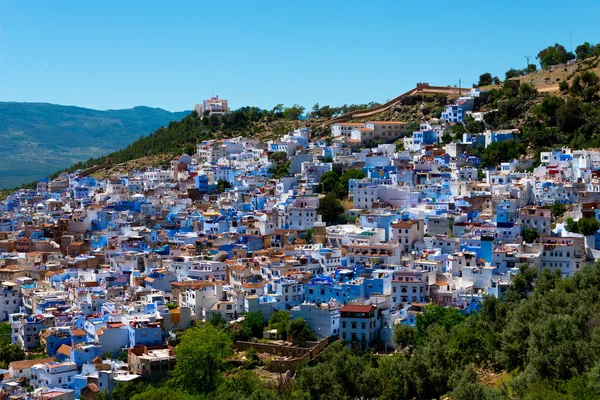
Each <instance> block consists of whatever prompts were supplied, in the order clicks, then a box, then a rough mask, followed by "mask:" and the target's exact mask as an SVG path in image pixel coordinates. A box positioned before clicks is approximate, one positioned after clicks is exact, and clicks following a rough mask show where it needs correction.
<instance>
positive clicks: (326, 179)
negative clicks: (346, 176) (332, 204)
mask: <svg viewBox="0 0 600 400" xmlns="http://www.w3.org/2000/svg"><path fill="white" fill-rule="evenodd" d="M317 191H318V192H319V193H324V194H327V193H334V194H336V195H337V194H338V191H341V185H340V176H339V175H338V174H337V173H335V172H334V171H327V172H325V173H324V174H323V175H322V176H321V179H319V186H318V187H317Z"/></svg>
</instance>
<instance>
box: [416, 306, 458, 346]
mask: <svg viewBox="0 0 600 400" xmlns="http://www.w3.org/2000/svg"><path fill="white" fill-rule="evenodd" d="M464 319H465V317H464V315H462V314H461V312H460V311H459V310H457V309H456V308H454V307H442V306H439V305H437V304H429V305H427V306H425V308H424V310H423V313H421V314H417V322H416V324H415V327H416V337H417V338H423V337H424V336H425V334H426V332H427V329H428V328H429V327H430V326H431V325H439V326H441V327H442V328H444V329H445V330H446V331H450V329H451V328H452V327H453V326H455V325H457V324H459V323H460V322H462V321H463V320H464Z"/></svg>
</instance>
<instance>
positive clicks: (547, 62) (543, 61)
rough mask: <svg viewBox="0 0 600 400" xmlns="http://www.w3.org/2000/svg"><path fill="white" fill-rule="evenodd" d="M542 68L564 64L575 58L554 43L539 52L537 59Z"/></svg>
mask: <svg viewBox="0 0 600 400" xmlns="http://www.w3.org/2000/svg"><path fill="white" fill-rule="evenodd" d="M536 58H537V59H538V60H539V61H540V65H541V66H542V68H548V67H550V66H552V65H556V64H564V63H566V62H567V61H569V60H572V59H574V58H575V55H574V54H573V53H571V52H568V51H567V50H566V49H565V47H564V46H562V45H560V44H558V43H556V44H555V45H554V46H549V47H547V48H545V49H543V50H541V51H540V52H539V53H538V55H537V57H536Z"/></svg>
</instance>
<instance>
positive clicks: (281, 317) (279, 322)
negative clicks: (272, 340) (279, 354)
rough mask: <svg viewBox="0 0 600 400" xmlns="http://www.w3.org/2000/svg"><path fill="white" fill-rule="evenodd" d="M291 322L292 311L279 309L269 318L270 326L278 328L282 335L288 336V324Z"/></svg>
mask: <svg viewBox="0 0 600 400" xmlns="http://www.w3.org/2000/svg"><path fill="white" fill-rule="evenodd" d="M289 323H290V313H289V312H287V311H283V310H277V311H275V312H274V313H273V314H272V315H271V318H270V319H269V328H270V329H277V333H278V334H280V335H282V337H284V338H286V337H287V330H288V325H289Z"/></svg>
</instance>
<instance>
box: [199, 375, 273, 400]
mask: <svg viewBox="0 0 600 400" xmlns="http://www.w3.org/2000/svg"><path fill="white" fill-rule="evenodd" d="M211 398H212V399H213V400H238V399H254V400H271V399H272V400H276V399H278V398H279V397H278V396H277V395H276V393H275V392H274V391H273V390H271V389H269V388H267V387H266V386H265V384H264V383H263V382H262V381H261V380H260V378H259V377H258V376H257V375H256V374H255V373H254V372H253V371H241V372H239V373H237V374H235V375H232V376H231V377H229V378H227V379H224V380H223V383H222V384H221V385H220V386H219V388H218V389H217V391H216V392H215V393H214V395H213V396H212V397H211Z"/></svg>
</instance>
